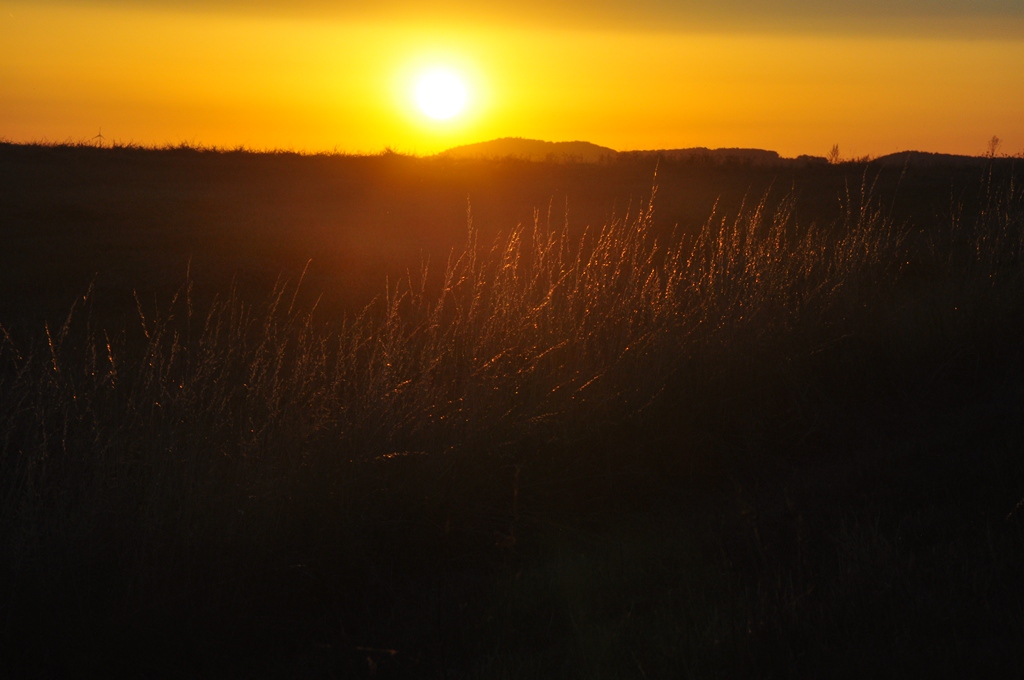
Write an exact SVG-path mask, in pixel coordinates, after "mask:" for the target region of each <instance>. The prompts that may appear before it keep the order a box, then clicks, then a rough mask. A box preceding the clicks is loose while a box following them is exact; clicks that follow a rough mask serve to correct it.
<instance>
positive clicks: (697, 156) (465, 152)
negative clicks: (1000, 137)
mask: <svg viewBox="0 0 1024 680" xmlns="http://www.w3.org/2000/svg"><path fill="white" fill-rule="evenodd" d="M437 157H439V158H459V159H500V158H517V159H522V160H528V161H547V162H552V161H553V162H558V163H601V162H608V161H611V160H616V159H631V158H632V159H640V158H663V159H665V160H672V161H694V162H706V163H709V164H713V165H734V164H735V165H755V166H783V167H793V166H798V167H803V166H809V165H825V164H827V163H828V159H826V158H824V157H822V156H797V157H796V158H783V157H782V156H780V155H779V154H778V152H776V151H767V150H765V149H744V148H723V149H710V148H707V147H703V146H698V147H692V148H688V149H650V150H643V151H616V150H615V149H611V148H608V147H606V146H599V145H597V144H591V143H590V142H581V141H574V142H545V141H542V140H539V139H524V138H522V137H502V138H501V139H492V140H490V141H487V142H479V143H477V144H465V145H463V146H456V147H454V148H451V149H448V150H446V151H442V152H441V153H439V154H437ZM848 160H853V159H848ZM867 160H870V161H871V162H873V163H878V164H879V165H887V166H891V165H914V166H936V165H946V166H959V167H969V166H977V165H979V164H984V163H988V162H990V161H991V160H992V159H991V158H989V157H987V156H958V155H954V154H942V153H929V152H926V151H900V152H898V153H892V154H888V155H885V156H880V157H878V158H873V159H867V158H863V159H856V161H857V162H864V161H867Z"/></svg>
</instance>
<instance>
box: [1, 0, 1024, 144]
mask: <svg viewBox="0 0 1024 680" xmlns="http://www.w3.org/2000/svg"><path fill="white" fill-rule="evenodd" d="M439 70H440V71H444V72H445V73H448V74H451V75H452V76H454V77H455V78H457V79H458V80H459V81H460V82H461V83H462V85H463V88H464V94H465V104H464V107H463V108H462V109H461V111H460V112H459V113H458V114H456V115H454V116H452V117H451V118H448V119H445V120H436V119H434V118H431V117H430V116H428V115H426V114H425V113H424V111H423V110H422V109H421V108H420V106H419V105H418V102H417V84H418V83H419V82H420V79H421V78H422V77H423V76H424V74H427V73H431V72H437V71H439ZM100 134H102V138H101V139H102V140H103V142H104V143H111V142H120V143H136V144H144V145H163V144H181V143H187V144H195V145H206V146H218V147H228V148H232V147H236V146H245V147H248V148H255V149H294V150H300V151H309V152H317V151H341V152H349V153H375V152H379V151H381V150H382V149H384V148H391V149H394V150H397V151H400V152H406V153H417V154H430V153H436V152H438V151H441V150H443V149H445V148H449V147H451V146H455V145H460V144H467V143H472V142H478V141H484V140H487V139H493V138H497V137H527V138H534V139H544V140H550V141H571V140H586V141H590V142H593V143H596V144H601V145H604V146H609V147H612V148H614V149H618V150H631V149H657V148H686V147H694V146H706V147H712V148H716V147H754V148H764V149H772V150H775V151H778V152H780V153H781V154H783V155H784V156H795V155H799V154H815V155H825V154H827V153H828V151H829V150H830V149H831V147H832V145H833V144H838V145H839V147H840V153H841V154H842V155H843V156H844V157H860V156H864V155H871V156H877V155H883V154H886V153H893V152H897V151H902V150H907V149H917V150H924V151H934V152H945V153H963V154H981V153H984V152H985V151H986V150H987V148H988V143H989V140H990V139H991V138H992V137H993V136H994V135H995V136H998V137H999V138H1000V139H1001V140H1002V142H1001V144H1000V147H999V151H1000V152H1002V153H1007V154H1018V153H1022V152H1024V1H1022V0H972V1H967V0H861V1H859V2H852V1H849V0H835V1H833V2H819V1H817V0H781V1H776V2H766V1H764V0H717V1H713V0H633V1H631V2H622V1H620V0H595V1H593V2H588V3H581V2H570V1H569V0H548V1H541V0H518V1H514V0H499V1H498V2H482V1H481V0H473V1H470V0H435V1H433V2H422V1H416V0H377V1H375V2H373V3H368V2H365V1H361V2H356V1H354V0H333V1H332V0H291V1H290V2H284V1H282V0H256V1H251V0H250V1H248V2H243V1H241V0H202V1H200V0H134V1H129V0H121V1H120V2H118V1H116V0H115V1H111V2H98V1H96V0H66V1H65V2H48V1H47V2H40V1H35V2H32V1H28V0H0V138H2V139H6V140H8V141H15V142H30V141H49V142H63V141H73V142H75V141H87V140H90V139H93V138H97V140H99V139H100V138H98V137H97V135H100Z"/></svg>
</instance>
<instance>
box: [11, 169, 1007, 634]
mask: <svg viewBox="0 0 1024 680" xmlns="http://www.w3.org/2000/svg"><path fill="white" fill-rule="evenodd" d="M983 193H984V197H983V199H984V200H983V204H982V205H981V206H980V208H979V209H978V210H977V211H976V212H974V213H971V214H969V215H968V214H964V213H962V212H961V213H955V214H954V218H953V219H952V220H951V221H950V223H949V224H948V225H946V227H947V228H945V229H944V230H939V229H929V230H926V231H923V230H920V229H918V228H916V227H914V226H913V225H898V224H894V223H893V222H892V221H891V220H890V219H888V218H887V216H886V211H885V210H883V208H882V206H879V205H878V204H877V202H875V201H873V200H872V192H871V188H870V186H868V185H867V183H865V185H864V186H863V187H861V189H860V191H858V192H854V193H853V194H852V195H851V196H847V202H846V206H845V211H844V217H843V219H841V220H840V221H839V222H838V223H835V224H800V223H798V221H797V220H796V218H795V217H794V214H795V212H794V203H793V201H792V200H787V201H783V202H781V204H780V205H779V207H777V208H773V209H769V208H768V202H767V200H762V201H761V202H759V203H757V204H755V205H752V206H750V207H748V208H746V209H744V210H742V211H741V212H740V213H739V214H738V215H734V216H732V217H730V218H722V217H718V216H713V217H712V218H711V219H709V220H708V222H707V224H706V225H705V227H704V229H703V230H701V231H700V232H699V233H698V234H696V235H693V236H680V237H678V238H672V239H663V240H661V241H658V240H657V239H655V238H654V236H653V235H652V229H651V224H652V211H653V209H654V199H653V196H652V199H651V201H650V203H649V204H648V205H646V206H644V207H643V208H642V209H641V210H640V211H639V212H637V213H636V214H633V215H628V216H626V217H624V218H622V219H618V220H615V221H612V222H611V223H609V224H607V225H606V226H604V227H603V228H601V229H598V230H594V231H588V232H586V233H583V234H573V233H572V232H571V230H570V229H569V228H568V226H566V227H565V228H562V229H558V228H551V227H550V226H545V224H544V221H543V220H541V219H539V218H538V219H537V220H535V223H534V224H533V225H530V226H528V227H520V228H516V229H514V230H512V231H511V232H510V233H508V234H507V235H506V236H504V237H502V238H500V239H499V240H498V241H497V242H496V243H494V244H493V245H490V246H487V245H485V244H481V243H479V242H478V237H477V235H476V233H475V232H474V230H473V228H472V220H471V219H470V226H469V232H468V238H467V242H466V245H465V247H464V249H462V250H461V251H459V252H455V253H453V254H452V255H451V257H450V258H449V259H448V262H447V263H446V264H445V266H444V268H443V271H441V272H434V271H431V270H430V268H428V267H427V266H424V267H423V269H422V270H421V271H420V272H417V273H410V274H409V276H408V277H407V278H405V279H404V280H402V281H399V282H394V283H389V284H388V286H387V288H386V292H385V293H384V294H383V295H381V296H380V297H379V298H378V299H377V300H375V301H374V302H373V303H372V304H371V305H369V306H368V307H367V308H366V309H365V310H364V311H363V312H362V313H361V314H359V315H357V316H355V317H354V318H347V319H345V318H342V319H337V318H323V315H321V314H318V312H317V309H316V305H315V303H311V302H309V301H308V299H307V297H306V296H305V294H304V293H303V292H302V290H301V282H299V283H297V284H296V285H288V284H281V285H278V286H277V287H276V288H275V289H274V291H273V293H272V295H270V297H269V298H268V299H263V300H256V301H254V300H251V299H249V298H248V296H247V295H246V293H245V291H240V290H237V289H236V290H232V291H229V292H227V293H226V294H225V295H224V296H223V297H221V298H219V299H217V300H216V301H215V302H214V303H213V304H212V305H210V306H209V307H208V308H207V309H204V310H202V311H199V310H197V309H194V307H193V304H192V290H191V284H186V285H185V286H184V287H183V288H182V290H181V291H180V293H179V295H178V296H177V297H176V298H175V299H174V300H172V301H170V302H169V304H168V305H167V306H166V307H164V308H163V309H160V310H157V309H149V308H146V307H145V306H144V305H142V304H141V303H140V304H139V305H138V308H137V314H136V320H135V322H133V323H132V324H131V325H130V326H129V328H128V329H127V330H125V331H122V332H116V333H115V332H113V331H111V330H109V329H106V330H105V329H103V328H99V327H97V326H96V324H94V323H93V322H92V321H91V317H90V313H89V307H90V304H91V298H90V294H87V295H85V296H83V298H82V300H81V301H80V303H79V304H78V305H77V307H76V309H74V310H72V313H71V314H69V316H68V319H67V321H66V322H65V323H64V324H63V325H62V326H61V327H60V328H46V329H45V333H44V334H43V335H42V337H41V339H40V340H39V341H36V342H32V341H19V340H15V339H13V338H11V337H10V336H8V335H7V334H6V332H4V334H3V337H2V339H0V404H2V408H0V484H2V487H0V501H2V507H0V554H3V555H4V558H3V559H4V565H3V568H4V573H5V574H6V576H5V579H7V581H8V584H9V585H10V588H11V591H9V592H17V590H18V588H19V587H20V586H19V584H21V583H25V582H27V581H33V582H36V581H40V582H43V583H57V582H61V581H62V579H63V580H66V581H74V580H75V578H76V577H75V574H78V573H80V572H81V570H83V569H86V570H87V569H88V568H89V567H88V565H94V567H93V568H95V569H98V570H101V571H102V570H108V571H110V572H112V573H117V574H121V575H123V577H124V579H125V580H126V582H127V583H128V585H127V586H125V587H124V588H122V589H121V590H120V591H119V593H120V595H119V596H120V597H122V598H123V606H124V607H131V606H139V607H143V606H152V602H154V601H159V599H160V598H159V597H156V596H155V595H153V593H154V592H157V591H160V592H163V593H164V595H163V596H161V597H164V596H167V597H170V596H168V595H166V593H167V591H163V590H160V588H162V587H167V588H169V589H170V592H175V586H174V584H175V583H186V582H189V579H196V580H201V578H202V575H203V574H206V573H208V570H209V563H210V562H211V561H212V562H218V561H219V562H224V563H225V564H227V565H229V566H227V567H225V568H226V569H230V568H232V567H231V566H230V565H236V566H237V565H238V564H243V563H244V564H259V563H261V560H264V561H273V560H278V559H279V558H277V557H273V558H271V557H268V556H270V555H273V554H274V551H275V550H277V549H278V547H279V546H281V545H284V544H286V543H287V540H288V537H289V536H290V535H291V534H293V533H294V531H295V526H296V524H295V522H300V521H306V522H308V521H320V519H314V520H310V519H309V518H310V517H313V518H317V517H320V518H321V519H322V520H323V521H324V522H326V523H328V524H330V523H334V524H344V523H345V522H346V521H348V519H349V518H351V517H353V516H356V515H358V514H359V512H360V511H359V508H358V495H356V496H353V495H352V494H349V495H347V496H345V497H341V496H342V495H343V494H342V493H341V491H337V490H339V489H350V487H351V479H353V478H354V477H355V476H356V475H358V474H366V473H365V472H357V471H358V470H363V469H364V468H361V467H359V466H360V465H366V464H367V462H373V461H380V460H388V459H390V458H393V457H417V456H425V457H432V458H436V459H444V458H445V457H450V458H458V457H460V456H463V457H464V456H473V457H476V458H478V459H484V460H493V461H497V462H496V463H495V464H496V465H506V464H512V465H516V464H518V462H519V461H520V460H521V458H522V456H524V455H526V454H527V453H529V454H530V455H537V452H538V451H540V452H544V455H548V456H552V457H556V456H558V455H559V451H566V450H573V449H574V447H578V446H579V445H580V443H581V442H586V441H593V439H594V438H595V436H600V434H601V433H602V432H604V431H607V430H608V429H609V428H614V427H618V426H621V425H622V424H623V423H626V422H642V423H644V424H645V425H644V426H645V427H654V428H657V427H658V424H657V423H656V422H654V420H653V419H656V418H658V417H662V416H663V415H664V413H665V408H666V406H665V405H666V404H674V403H678V402H679V400H680V399H682V401H684V402H687V401H688V402H691V403H692V402H697V401H700V400H701V399H703V398H705V396H706V398H707V399H709V400H711V402H710V403H709V405H707V406H706V408H708V409H713V408H719V407H722V402H721V401H720V400H719V401H714V399H715V394H716V393H717V394H718V395H721V394H724V393H727V392H730V391H735V392H741V391H743V389H745V388H744V386H743V385H739V384H737V383H736V381H741V380H743V378H742V377H740V376H743V375H744V374H747V373H750V372H751V371H753V372H757V371H758V370H765V371H768V372H770V370H768V369H765V368H764V367H765V365H766V364H771V365H772V366H774V367H778V366H782V365H785V366H790V367H791V368H789V369H786V370H790V371H791V372H790V373H789V374H788V378H787V379H789V380H791V381H796V382H799V381H800V379H801V378H800V377H799V376H800V375H801V373H800V371H801V370H808V371H810V370H813V366H815V365H818V364H815V363H814V361H819V362H820V361H821V359H820V355H821V353H822V352H826V353H827V352H828V351H829V348H831V347H834V346H836V345H837V344H838V343H841V342H842V341H843V340H844V339H846V338H850V337H856V338H860V339H861V340H863V342H864V343H866V344H867V345H869V346H870V347H871V348H872V350H871V351H882V352H884V353H888V356H890V357H895V358H894V359H892V361H894V362H896V363H898V362H900V361H902V360H904V359H906V358H907V357H910V356H913V355H915V354H917V355H921V354H922V353H923V354H926V355H927V359H921V362H926V361H927V362H930V361H932V360H934V359H935V357H941V356H946V355H948V354H950V353H951V352H955V351H957V348H959V347H962V346H963V343H965V342H970V341H972V340H971V339H972V338H974V337H976V336H975V335H971V334H972V333H975V334H977V333H980V332H982V331H985V332H989V331H992V330H993V329H995V330H996V331H998V329H999V327H1000V323H1001V322H1002V319H1000V318H999V314H1001V313H1002V312H1005V311H1006V310H1016V311H1019V310H1020V308H1021V307H1020V305H1021V302H1022V301H1021V298H1020V296H1019V291H1020V290H1021V288H1020V284H1021V283H1022V279H1021V274H1022V270H1021V265H1022V262H1024V260H1022V254H1024V240H1022V238H1024V198H1022V195H1021V190H1020V187H1019V186H1016V185H1013V184H1010V185H1007V186H999V187H997V186H994V185H993V183H992V182H989V185H987V186H986V188H985V192H983ZM920 290H927V291H928V292H927V295H919V294H918V293H917V292H915V291H920ZM964 308H968V312H967V313H968V316H966V317H965V316H964V314H965V313H964V311H963V310H964ZM978 319H984V320H985V321H984V323H982V324H980V325H979V324H978V323H976V321H977V320H978ZM936 329H940V330H939V331H938V332H939V333H940V335H941V337H939V338H936V332H937V331H936ZM879 348H881V349H879ZM814 357H817V358H814ZM794 363H796V364H799V365H800V366H803V368H792V365H793V364H794ZM879 365H881V364H879ZM808 367H812V368H808ZM833 368H834V367H833ZM829 370H833V369H829ZM834 370H839V369H834ZM844 370H850V371H851V373H850V376H851V380H853V381H855V380H862V381H863V380H867V381H868V382H871V381H874V382H875V383H878V384H882V383H885V382H886V381H887V380H889V379H890V376H879V375H871V376H868V377H867V378H865V376H863V375H854V374H857V373H858V369H857V368H856V367H854V368H853V369H850V368H849V367H847V368H846V369H844ZM801 385H802V384H798V385H796V387H795V388H794V389H801ZM803 387H804V388H806V385H803ZM706 390H717V392H705V391H706ZM680 395H682V396H680ZM649 413H653V414H655V415H648V414H649ZM659 414H660V415H659ZM752 417H753V416H752ZM806 418H808V419H813V417H812V416H806ZM740 420H742V418H741V419H740ZM727 422H728V423H731V424H734V423H735V422H736V419H731V420H728V419H727ZM804 426H806V423H804V425H801V426H800V427H804ZM371 474H376V473H371ZM517 479H518V478H517ZM332 489H333V490H332ZM354 498H355V500H353V499H354ZM395 502H396V503H401V502H402V500H401V499H395ZM311 507H312V508H313V509H312V510H310V508H311ZM303 513H311V514H303ZM326 515H333V516H332V517H330V518H327V519H323V516H326ZM296 518H299V519H296ZM302 518H305V519H302ZM225 555H228V556H229V557H225ZM95 565H98V566H95ZM124 575H126V576H124ZM83 578H84V577H83ZM34 580H35V581H34ZM154 584H163V585H162V586H159V587H158V586H157V585H154ZM168 584H171V585H168ZM189 587H191V586H189ZM177 592H178V593H179V594H180V592H181V590H180V589H178V591H177ZM147 593H148V594H147ZM154 597H156V600H154V599H153V598H154ZM146 598H149V599H146ZM15 599H17V598H16V597H15V598H9V606H8V608H7V610H8V621H7V625H8V627H9V629H10V627H11V626H17V625H19V624H18V619H17V617H16V616H15V615H14V614H11V613H10V612H13V611H17V608H16V607H15V606H13V604H12V603H13V602H14V600H15ZM140 602H141V603H143V604H139V603H140ZM146 602H149V603H150V605H146V604H145V603H146ZM132 603H134V604H132ZM21 606H24V605H21ZM8 632H10V631H8Z"/></svg>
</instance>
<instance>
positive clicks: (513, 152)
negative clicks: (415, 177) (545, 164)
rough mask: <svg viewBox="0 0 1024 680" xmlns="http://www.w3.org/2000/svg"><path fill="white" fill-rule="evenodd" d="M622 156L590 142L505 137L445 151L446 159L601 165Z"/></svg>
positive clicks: (443, 155) (443, 153)
mask: <svg viewBox="0 0 1024 680" xmlns="http://www.w3.org/2000/svg"><path fill="white" fill-rule="evenodd" d="M617 154H618V152H617V151H616V150H615V149H609V148H608V147H606V146H598V145H597V144H591V143H590V142H545V141H541V140H539V139H523V138H522V137H502V138H501V139H492V140H491V141H489V142H480V143H478V144H465V145H463V146H456V147H454V148H451V149H448V150H447V151H442V152H441V153H439V154H438V156H441V157H446V158H474V159H485V158H521V159H524V160H530V161H556V162H557V161H561V162H566V161H575V162H583V163H598V162H600V161H601V160H603V159H608V158H613V157H615V156H616V155H617Z"/></svg>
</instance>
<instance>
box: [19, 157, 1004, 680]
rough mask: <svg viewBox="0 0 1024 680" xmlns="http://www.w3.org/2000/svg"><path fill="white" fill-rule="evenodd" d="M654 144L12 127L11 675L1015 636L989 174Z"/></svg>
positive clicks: (234, 670) (871, 649)
mask: <svg viewBox="0 0 1024 680" xmlns="http://www.w3.org/2000/svg"><path fill="white" fill-rule="evenodd" d="M653 170H654V168H653V164H652V163H651V162H650V161H649V159H645V160H643V161H635V160H633V161H627V162H623V163H621V164H611V165H601V166H597V165H582V164H580V165H572V164H568V165H554V164H531V163H524V162H494V161H487V162H485V161H466V162H455V161H429V160H417V159H408V158H401V157H393V156H385V157H380V158H301V157H293V156H286V155H280V156H274V155H270V156H259V155H252V154H213V153H205V154H204V153H199V152H195V151H189V150H177V151H163V152H154V151H143V150H132V149H127V150H97V149H61V148H43V147H13V146H7V147H2V148H0V173H2V180H3V184H2V186H0V201H2V203H0V209H2V211H3V212H2V213H0V220H2V221H0V238H2V239H3V242H4V247H3V254H2V255H0V257H2V258H3V265H4V273H3V278H2V284H3V286H4V290H3V291H0V292H2V296H3V300H2V305H3V306H2V311H3V313H4V314H5V315H6V318H5V319H0V323H3V324H4V325H3V328H4V330H3V331H2V332H0V614H2V621H0V623H2V626H3V627H2V629H0V663H2V664H3V665H2V667H0V673H2V674H5V675H12V676H21V675H24V676H30V677H31V676H50V677H66V676H68V675H69V674H71V675H81V674H84V673H86V672H103V673H106V674H108V675H113V676H132V677H146V678H157V677H233V676H238V677H252V676H256V677H262V676H267V677H338V678H342V677H384V678H386V677H474V678H475V677H480V678H492V677H495V678H506V677H507V678H540V677H580V678H601V677H606V678H625V677H636V678H676V677H691V676H692V677H708V676H716V675H721V676H726V677H734V676H773V677H778V676H810V677H835V676H849V677H866V676H873V675H885V676H894V675H900V676H903V675H910V674H912V673H913V674H921V673H924V672H930V673H933V674H938V675H953V676H957V677H964V676H968V677H974V676H978V677H992V676H996V675H1002V676H1015V675H1020V674H1021V672H1022V671H1024V645H1022V642H1024V580H1022V579H1024V577H1022V574H1024V571H1022V568H1024V543H1022V541H1024V504H1022V499H1024V456H1022V453H1024V363H1022V359H1024V351H1022V350H1024V346H1022V343H1021V341H1020V338H1021V337H1022V335H1021V334H1022V332H1024V194H1022V186H1021V184H1020V183H1019V182H1020V177H1019V173H1020V169H1019V168H1017V167H1016V166H1015V165H1014V163H1013V161H1010V160H1000V159H991V160H988V161H984V162H978V163H976V164H973V165H971V164H967V165H963V164H961V165H959V166H956V167H953V166H949V167H944V166H941V165H930V166H927V167H917V166H915V165H914V164H913V161H912V159H911V160H910V161H908V163H907V164H906V165H904V166H903V167H894V168H893V167H890V168H884V167H878V166H872V165H865V164H847V165H839V166H825V167H817V168H806V169H799V168H798V169H791V170H779V169H772V168H753V167H747V166H735V167H721V166H708V165H702V164H699V163H678V164H672V163H666V164H663V165H662V166H661V167H659V170H658V179H657V185H658V187H659V188H658V191H657V194H656V196H654V197H653V198H652V197H651V191H650V184H651V178H652V176H653ZM694 187H696V188H694ZM641 191H643V192H645V193H641ZM475 194H476V195H482V197H481V198H480V200H479V201H478V200H477V196H476V195H475ZM467 196H468V198H469V203H470V205H471V206H472V211H471V217H470V223H471V225H470V228H469V229H468V230H467V229H466V223H467V218H466V198H467ZM681 197H682V198H681ZM552 198H553V199H554V200H555V201H557V202H558V203H555V205H557V208H556V209H555V210H553V211H551V212H552V213H553V214H554V216H550V215H549V210H548V205H549V204H550V203H551V199H552ZM684 198H685V199H687V200H691V202H692V203H693V204H695V205H696V206H697V207H696V208H688V207H686V205H685V204H686V201H684V200H683V199H684ZM716 199H720V200H718V204H717V207H716ZM374 201H377V203H373V202H374ZM370 203H373V206H370V205H369V204H370ZM566 204H567V205H568V217H567V219H562V218H563V216H564V215H565V214H566V213H565V207H564V206H565V205H566ZM478 205H481V206H482V208H478V207H477V206H478ZM663 205H664V206H665V207H664V209H663V207H662V206H663ZM534 206H539V207H540V208H541V212H540V213H538V214H537V215H536V217H535V216H534V215H533V212H532V209H533V207H534ZM371 207H372V210H371ZM392 210H394V211H395V212H396V213H398V214H399V216H400V219H399V218H393V217H389V215H391V211H392ZM524 210H525V211H526V215H525V217H526V218H527V219H523V218H524V216H523V215H522V214H520V213H521V212H522V211H524ZM360 211H362V212H360ZM374 211H377V212H374ZM696 211H703V215H702V216H701V217H700V218H699V219H697V218H695V217H694V214H695V212H696ZM663 213H667V218H663V217H661V215H662V214H663ZM378 214H379V215H380V216H381V220H382V221H381V224H380V225H379V226H378V227H377V229H378V231H376V232H371V231H367V230H369V229H371V227H372V226H373V225H372V224H370V223H371V222H372V219H371V218H372V217H373V216H374V215H378ZM481 214H482V217H480V215H481ZM359 215H362V218H364V221H363V222H359V221H358V218H359ZM576 215H580V216H582V218H580V219H578V218H577V217H576ZM708 215H711V217H710V218H709V217H708ZM346 220H347V221H346ZM389 220H391V221H389ZM417 220H419V221H417ZM502 220H507V221H506V222H505V223H504V224H502V223H501V222H502ZM516 224H519V225H520V226H519V227H515V225H516ZM588 225H589V226H588ZM513 227H515V228H513ZM499 229H502V230H503V231H499ZM360 230H362V231H360ZM360 239H361V240H360ZM453 246H454V249H452V247H453ZM310 256H313V258H314V260H313V263H312V264H310V265H309V268H308V270H307V271H306V274H305V275H303V273H302V272H303V268H304V267H305V263H306V261H307V260H308V259H309V257H310ZM190 260H191V264H190ZM253 262H257V263H259V264H258V265H253ZM174 268H177V274H176V275H174V276H171V275H170V274H169V273H168V272H170V271H171V270H173V269H174ZM280 272H284V274H283V276H282V277H281V278H278V274H279V273H280ZM345 285H347V286H348V287H347V288H345V289H344V290H342V291H339V288H341V287H343V286H345ZM371 290H373V291H374V292H375V293H376V294H377V295H376V298H374V299H372V300H368V299H367V298H366V297H365V296H366V295H367V291H371ZM69 308H70V313H68V310H69Z"/></svg>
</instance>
